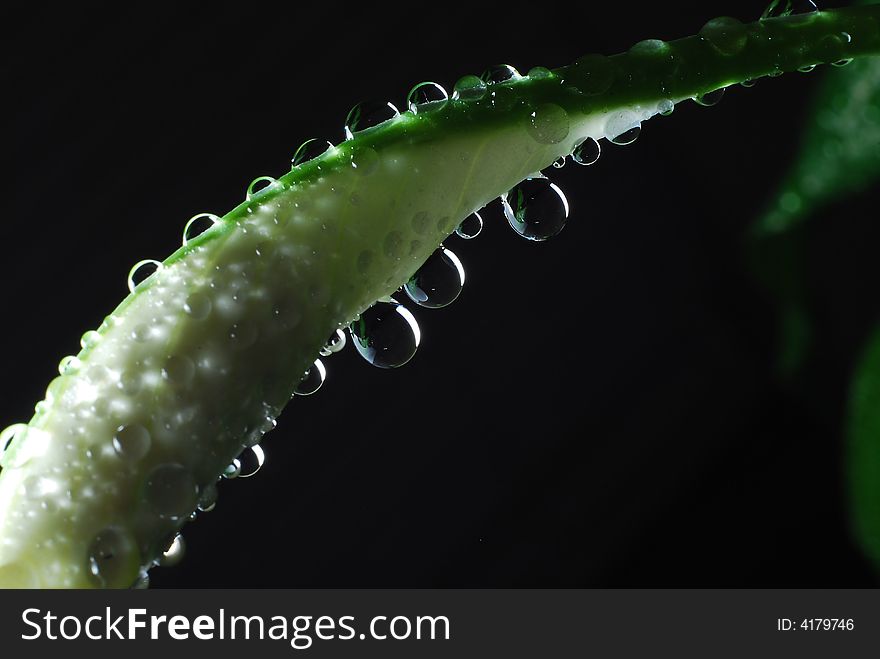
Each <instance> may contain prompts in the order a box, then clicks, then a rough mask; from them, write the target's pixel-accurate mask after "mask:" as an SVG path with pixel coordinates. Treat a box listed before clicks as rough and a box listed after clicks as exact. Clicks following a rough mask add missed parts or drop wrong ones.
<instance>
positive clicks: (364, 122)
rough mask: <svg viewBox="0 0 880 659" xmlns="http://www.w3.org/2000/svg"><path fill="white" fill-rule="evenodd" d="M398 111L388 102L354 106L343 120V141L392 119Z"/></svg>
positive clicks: (373, 102) (367, 102)
mask: <svg viewBox="0 0 880 659" xmlns="http://www.w3.org/2000/svg"><path fill="white" fill-rule="evenodd" d="M399 115H400V111H399V110H398V109H397V108H396V107H395V105H394V104H393V103H390V102H389V101H363V102H361V103H358V104H357V105H355V106H354V107H353V108H352V109H351V111H350V112H349V113H348V116H347V117H346V118H345V139H347V140H350V139H352V138H353V137H354V135H355V133H359V132H361V131H362V130H367V129H368V128H372V127H373V126H378V125H379V124H381V123H383V122H385V121H388V120H389V119H394V118H395V117H397V116H399Z"/></svg>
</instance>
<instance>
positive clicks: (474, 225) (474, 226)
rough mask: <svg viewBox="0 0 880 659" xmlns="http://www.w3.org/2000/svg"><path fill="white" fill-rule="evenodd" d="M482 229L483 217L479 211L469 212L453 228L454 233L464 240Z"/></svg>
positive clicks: (469, 238)
mask: <svg viewBox="0 0 880 659" xmlns="http://www.w3.org/2000/svg"><path fill="white" fill-rule="evenodd" d="M482 230H483V218H482V216H481V215H480V214H479V213H476V212H474V213H471V214H470V215H468V216H467V217H466V218H464V220H462V222H461V224H459V225H458V227H457V228H456V229H455V235H457V236H458V237H459V238H464V239H465V240H471V239H473V238H476V237H477V236H479V235H480V232H481V231H482Z"/></svg>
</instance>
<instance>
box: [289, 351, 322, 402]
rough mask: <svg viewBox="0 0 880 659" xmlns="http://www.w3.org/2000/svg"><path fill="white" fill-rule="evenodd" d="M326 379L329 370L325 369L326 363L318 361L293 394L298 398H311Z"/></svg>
mask: <svg viewBox="0 0 880 659" xmlns="http://www.w3.org/2000/svg"><path fill="white" fill-rule="evenodd" d="M325 379H327V369H326V368H324V362H322V361H321V360H320V359H316V360H315V363H314V364H312V366H311V367H310V368H309V370H307V371H306V372H305V374H304V375H303V378H302V380H300V381H299V384H298V385H296V389H294V390H293V393H294V394H296V395H297V396H311V395H312V394H313V393H315V392H316V391H317V390H318V389H320V388H321V385H322V384H324V380H325Z"/></svg>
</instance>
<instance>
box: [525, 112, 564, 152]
mask: <svg viewBox="0 0 880 659" xmlns="http://www.w3.org/2000/svg"><path fill="white" fill-rule="evenodd" d="M526 130H527V131H528V133H529V136H530V137H531V138H532V139H533V140H535V141H536V142H537V143H538V144H559V143H560V142H561V141H562V140H564V139H565V138H566V137H568V131H569V121H568V113H567V112H566V111H565V110H563V109H562V108H561V107H559V106H558V105H556V104H555V103H544V104H543V105H539V106H538V107H537V108H535V110H534V111H533V112H532V113H531V114H530V115H529V121H528V123H527V124H526Z"/></svg>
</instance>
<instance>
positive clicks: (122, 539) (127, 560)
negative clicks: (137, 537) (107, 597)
mask: <svg viewBox="0 0 880 659" xmlns="http://www.w3.org/2000/svg"><path fill="white" fill-rule="evenodd" d="M136 560H137V549H136V547H135V544H134V542H133V541H132V539H131V537H130V536H129V534H128V533H127V532H126V531H124V530H123V529H121V528H119V527H116V526H109V527H107V528H105V529H103V530H102V531H101V532H100V533H98V534H97V535H96V536H95V537H94V539H93V540H92V542H91V544H89V548H88V551H87V559H86V575H87V577H88V579H89V580H90V581H91V582H92V584H93V585H95V586H97V587H99V588H125V587H126V586H127V585H128V584H129V582H130V579H131V572H132V568H133V563H134V561H136Z"/></svg>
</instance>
